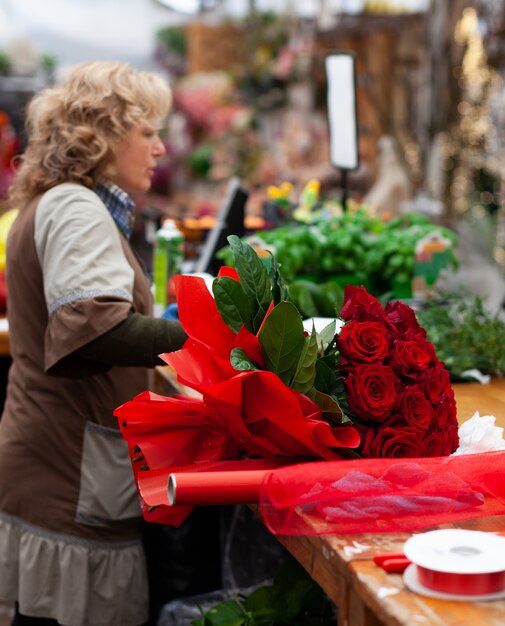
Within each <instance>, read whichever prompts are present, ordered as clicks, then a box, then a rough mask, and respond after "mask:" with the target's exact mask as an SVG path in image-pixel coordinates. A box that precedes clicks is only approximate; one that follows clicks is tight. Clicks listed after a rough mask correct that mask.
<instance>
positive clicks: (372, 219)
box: [218, 208, 458, 317]
mask: <svg viewBox="0 0 505 626" xmlns="http://www.w3.org/2000/svg"><path fill="white" fill-rule="evenodd" d="M434 233H438V234H439V235H442V236H443V237H444V238H445V239H448V240H449V241H450V242H451V243H452V247H451V248H450V250H449V253H448V257H449V258H448V262H449V265H452V266H454V267H455V266H457V264H458V260H457V257H456V255H455V252H454V250H455V248H456V244H457V236H456V235H455V233H454V232H453V231H451V230H449V229H447V228H443V227H441V226H437V225H434V224H433V223H432V222H430V220H429V219H428V218H427V217H426V216H425V215H422V214H419V213H404V214H402V215H401V216H399V217H397V218H395V219H393V220H391V221H390V222H387V223H385V222H384V221H383V220H382V219H381V218H380V217H378V216H373V215H369V214H368V213H367V211H366V210H365V209H364V208H361V209H358V210H357V211H355V212H347V213H344V214H342V215H339V216H334V217H332V218H331V219H324V220H321V221H319V222H318V223H315V224H311V225H307V224H303V225H302V224H289V225H285V226H281V227H279V228H275V229H271V230H266V231H263V232H258V233H256V235H257V236H258V237H259V238H261V239H263V240H264V242H265V244H267V245H270V246H273V247H274V248H275V257H276V260H277V262H278V263H279V265H280V267H281V269H282V273H283V275H284V277H285V279H286V280H287V281H288V283H289V285H290V291H292V298H293V299H295V300H296V303H297V306H300V307H301V310H303V311H304V314H307V315H311V316H314V315H318V316H323V317H325V316H326V315H330V313H328V312H327V311H328V302H329V300H330V299H331V298H332V297H333V296H334V295H335V291H334V290H333V291H331V292H328V293H325V288H323V289H321V286H322V284H324V283H328V281H333V282H334V281H335V280H337V281H340V280H341V281H342V282H343V283H345V282H349V281H350V280H351V281H352V284H358V285H361V284H364V285H365V286H366V288H367V290H368V291H369V292H370V293H374V294H375V295H379V294H381V293H384V292H386V291H389V290H391V289H392V288H393V285H395V284H397V283H408V282H409V281H411V280H412V277H413V274H414V265H415V249H416V244H417V242H418V241H419V240H420V239H422V238H423V237H425V236H426V235H429V234H434ZM218 257H219V258H221V259H223V260H224V261H225V263H226V264H227V265H233V263H234V258H233V250H231V248H230V247H226V248H223V249H222V250H220V251H219V252H218ZM308 276H309V277H311V278H312V279H313V282H314V283H317V284H315V285H313V286H310V285H308V284H307V282H306V278H307V277H308ZM299 281H303V282H299ZM328 284H329V283H328ZM295 285H296V286H295ZM328 289H330V288H326V291H327V290H328ZM330 306H331V305H330ZM331 315H334V312H332V313H331Z"/></svg>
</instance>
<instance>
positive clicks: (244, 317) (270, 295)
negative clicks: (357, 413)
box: [212, 235, 345, 423]
mask: <svg viewBox="0 0 505 626" xmlns="http://www.w3.org/2000/svg"><path fill="white" fill-rule="evenodd" d="M228 241H229V244H230V250H232V252H233V255H234V265H235V267H236V270H237V274H238V275H239V278H240V282H238V281H236V280H234V279H233V278H230V277H227V276H220V277H218V278H217V279H215V280H214V282H213V285H212V290H213V293H214V298H215V301H216V306H217V309H218V311H219V314H220V315H221V318H222V319H223V321H224V322H225V324H227V326H229V328H231V329H232V330H233V331H234V332H235V333H238V332H239V330H240V328H241V327H242V326H245V327H246V328H247V330H249V331H250V332H251V333H253V334H255V335H257V337H258V341H259V344H260V347H261V353H262V356H263V360H264V364H265V368H266V369H267V370H268V371H270V372H273V373H275V374H277V376H279V378H280V379H281V380H282V382H283V383H284V384H285V385H287V386H288V387H291V388H292V389H295V390H296V391H299V392H300V393H304V394H306V395H307V396H309V397H310V398H312V400H313V401H314V402H315V403H316V404H317V405H318V406H319V407H320V408H321V410H322V412H323V415H324V416H325V417H326V418H327V419H329V420H331V421H332V422H335V423H336V422H339V421H340V420H341V419H344V421H345V416H343V415H342V411H341V410H340V407H339V404H338V401H337V396H336V395H335V394H334V393H333V391H334V390H336V389H337V388H338V385H336V384H335V383H334V381H333V379H331V377H330V376H327V377H326V378H324V377H322V376H319V377H318V376H317V361H318V356H323V353H324V352H325V350H326V351H327V352H328V353H330V352H332V351H333V352H334V351H335V350H336V344H335V339H334V335H335V325H334V324H333V327H332V333H333V334H332V335H331V336H330V335H329V334H328V333H326V334H327V335H328V336H327V337H326V339H324V338H323V340H322V341H323V342H324V343H325V346H318V339H317V334H316V333H315V331H313V332H312V333H311V334H309V335H307V334H306V333H305V331H304V328H303V323H302V316H301V314H300V310H299V308H297V306H296V305H295V304H294V303H293V302H290V301H289V298H290V293H289V290H288V288H287V286H286V284H285V283H284V279H283V277H282V274H281V272H280V268H279V265H278V264H277V262H276V260H275V259H274V258H272V259H271V263H270V270H269V271H268V270H267V269H266V267H265V265H264V264H263V263H262V261H261V260H260V259H259V257H258V255H257V254H256V253H255V252H254V250H253V249H252V248H251V246H249V245H248V244H247V243H245V242H244V241H242V240H241V239H239V238H238V237H237V236H235V235H231V236H230V237H228ZM337 289H338V291H337V293H338V296H340V290H339V288H337ZM306 315H308V316H310V313H309V314H306ZM329 315H331V316H332V317H335V316H336V310H335V309H334V310H333V311H332V312H331V313H329ZM328 332H330V331H328ZM323 337H324V336H323ZM230 360H231V364H232V365H233V367H234V368H235V369H237V370H239V371H247V370H254V369H258V368H259V365H258V364H257V363H255V362H253V361H252V360H251V359H250V358H249V357H248V355H247V354H246V353H245V351H244V350H242V349H239V348H235V349H234V350H232V353H231V355H230ZM316 380H317V381H318V383H316ZM327 382H328V383H331V384H330V386H329V387H326V386H323V385H324V384H325V383H327ZM328 389H329V391H330V392H329V393H327V391H328ZM338 389H339V388H338Z"/></svg>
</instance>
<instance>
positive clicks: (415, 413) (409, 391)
mask: <svg viewBox="0 0 505 626" xmlns="http://www.w3.org/2000/svg"><path fill="white" fill-rule="evenodd" d="M400 411H401V414H402V415H403V417H404V419H405V421H406V422H407V423H408V424H410V425H412V426H415V427H416V428H419V429H420V430H428V427H429V426H430V423H431V420H432V418H433V408H432V406H431V403H430V401H429V400H428V399H427V398H426V396H425V395H424V393H423V392H422V391H421V389H420V388H419V387H418V386H417V385H411V386H409V387H406V388H405V390H404V392H403V393H402V394H401V404H400Z"/></svg>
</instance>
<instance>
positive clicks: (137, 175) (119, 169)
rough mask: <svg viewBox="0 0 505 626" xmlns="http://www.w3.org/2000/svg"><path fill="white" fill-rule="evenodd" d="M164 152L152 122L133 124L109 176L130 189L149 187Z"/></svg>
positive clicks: (134, 190) (136, 189) (138, 190)
mask: <svg viewBox="0 0 505 626" xmlns="http://www.w3.org/2000/svg"><path fill="white" fill-rule="evenodd" d="M163 154H165V146H164V145H163V143H162V141H161V139H160V137H159V135H158V131H157V130H156V129H155V128H154V127H153V126H150V125H149V124H142V125H140V126H134V127H133V128H131V129H130V131H129V132H128V134H127V135H126V137H125V138H124V139H123V140H122V141H121V143H120V144H119V146H118V149H117V151H116V160H115V162H114V165H113V174H112V175H111V177H110V180H111V181H112V182H113V183H115V184H116V185H118V187H121V189H123V190H124V191H126V192H127V193H142V192H145V191H149V189H150V187H151V178H152V176H153V173H154V168H155V167H156V159H157V158H158V157H160V156H162V155H163Z"/></svg>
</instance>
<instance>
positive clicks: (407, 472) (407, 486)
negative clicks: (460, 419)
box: [260, 452, 505, 535]
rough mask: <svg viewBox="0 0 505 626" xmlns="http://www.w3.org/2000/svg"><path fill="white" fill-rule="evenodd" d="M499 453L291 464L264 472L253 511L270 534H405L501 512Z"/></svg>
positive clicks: (504, 488)
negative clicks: (260, 515)
mask: <svg viewBox="0 0 505 626" xmlns="http://www.w3.org/2000/svg"><path fill="white" fill-rule="evenodd" d="M504 473H505V453H504V452H485V453H481V454H469V455H461V456H451V457H431V458H422V459H415V458H412V459H361V460H358V461H351V460H348V461H345V462H332V461H330V462H325V463H321V462H315V463H307V464H305V465H303V466H301V465H293V466H290V467H286V468H281V469H278V470H274V471H272V472H270V473H268V474H267V476H266V477H265V481H264V482H263V485H262V488H261V493H260V510H261V514H262V516H263V519H264V521H265V523H266V525H267V526H268V528H269V529H270V530H271V532H273V533H279V534H290V535H301V534H303V535H305V534H310V535H315V534H322V533H340V534H342V533H362V532H396V531H412V530H416V529H420V528H426V527H428V526H435V525H438V524H441V523H451V522H455V521H458V520H463V519H470V518H477V517H483V516H486V517H487V516H493V515H505V481H503V476H504V475H505V474H504Z"/></svg>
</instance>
